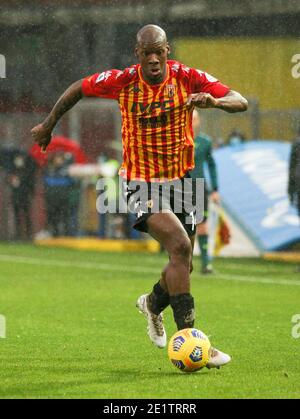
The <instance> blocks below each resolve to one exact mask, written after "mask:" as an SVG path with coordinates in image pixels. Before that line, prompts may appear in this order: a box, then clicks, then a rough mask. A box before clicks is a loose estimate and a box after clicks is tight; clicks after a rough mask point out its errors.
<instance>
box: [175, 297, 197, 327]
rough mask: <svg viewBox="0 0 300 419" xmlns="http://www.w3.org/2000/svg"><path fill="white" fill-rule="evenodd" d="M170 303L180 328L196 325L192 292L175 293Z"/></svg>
mask: <svg viewBox="0 0 300 419" xmlns="http://www.w3.org/2000/svg"><path fill="white" fill-rule="evenodd" d="M170 304H171V307H172V309H173V314H174V320H175V322H176V325H177V329H178V330H181V329H187V328H191V327H194V321H195V305H194V298H193V297H192V296H191V294H188V293H186V294H178V295H173V296H171V297H170Z"/></svg>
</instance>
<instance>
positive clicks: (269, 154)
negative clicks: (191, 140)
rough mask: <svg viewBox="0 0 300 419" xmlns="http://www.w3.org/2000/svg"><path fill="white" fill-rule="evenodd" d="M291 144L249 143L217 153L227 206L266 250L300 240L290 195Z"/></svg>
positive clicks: (297, 221) (299, 229) (233, 215)
mask: <svg viewBox="0 0 300 419" xmlns="http://www.w3.org/2000/svg"><path fill="white" fill-rule="evenodd" d="M290 149H291V145H290V144H287V143H283V142H279V141H249V142H246V143H244V144H239V145H235V146H227V147H223V148H220V149H218V150H216V151H215V152H214V157H215V159H216V163H217V168H218V178H219V185H220V192H221V195H222V200H223V204H224V207H225V208H226V209H227V211H228V212H229V213H230V214H231V216H232V217H233V218H234V219H235V220H236V222H237V223H238V224H239V225H240V226H241V228H242V229H243V230H244V231H245V232H246V233H247V234H248V235H249V237H250V238H252V240H253V241H254V242H255V244H256V245H257V247H258V248H259V249H260V250H262V251H271V250H279V249H284V248H286V247H287V246H288V245H289V244H292V243H293V242H295V241H298V240H300V225H299V219H298V215H297V212H296V210H295V209H294V208H293V207H291V205H290V203H289V199H288V195H287V183H288V164H289V156H290Z"/></svg>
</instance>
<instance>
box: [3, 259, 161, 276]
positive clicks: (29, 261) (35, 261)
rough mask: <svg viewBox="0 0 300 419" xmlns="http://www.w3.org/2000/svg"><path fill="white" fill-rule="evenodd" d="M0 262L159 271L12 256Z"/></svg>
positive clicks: (146, 269)
mask: <svg viewBox="0 0 300 419" xmlns="http://www.w3.org/2000/svg"><path fill="white" fill-rule="evenodd" d="M0 262H14V263H21V264H22V263H24V264H26V265H39V266H59V267H62V268H70V267H73V268H83V269H102V270H105V271H118V272H119V271H123V272H134V273H135V272H143V273H145V272H146V273H155V274H157V273H158V272H159V270H154V269H152V268H147V267H141V266H135V267H132V268H131V267H129V266H122V265H110V264H108V263H93V262H69V261H67V260H57V259H56V260H44V259H39V258H32V257H24V256H12V255H0Z"/></svg>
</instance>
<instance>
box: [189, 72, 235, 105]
mask: <svg viewBox="0 0 300 419" xmlns="http://www.w3.org/2000/svg"><path fill="white" fill-rule="evenodd" d="M190 87H191V93H200V92H204V93H210V94H211V95H212V96H213V97H216V98H218V97H223V96H225V95H227V93H228V92H229V90H230V89H229V87H228V86H226V85H225V84H223V83H221V82H220V81H219V80H217V79H216V78H215V77H213V76H211V75H210V74H208V73H205V72H204V71H201V70H196V69H191V73H190Z"/></svg>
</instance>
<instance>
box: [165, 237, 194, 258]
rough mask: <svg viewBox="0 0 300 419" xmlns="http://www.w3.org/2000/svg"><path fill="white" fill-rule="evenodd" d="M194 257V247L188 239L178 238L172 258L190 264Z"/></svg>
mask: <svg viewBox="0 0 300 419" xmlns="http://www.w3.org/2000/svg"><path fill="white" fill-rule="evenodd" d="M191 256H192V245H191V242H190V240H189V238H188V237H185V236H183V237H181V238H177V239H176V240H175V242H174V244H173V246H172V251H171V254H170V257H171V258H179V259H184V260H186V261H188V263H190V260H191Z"/></svg>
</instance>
